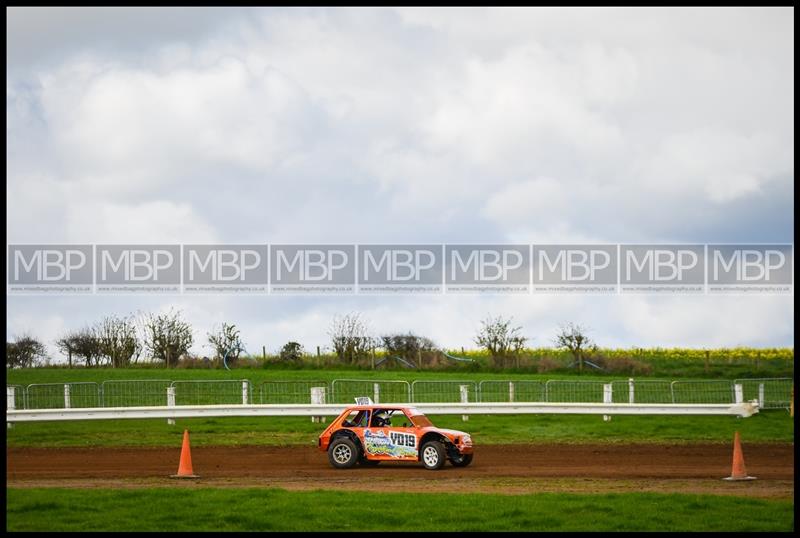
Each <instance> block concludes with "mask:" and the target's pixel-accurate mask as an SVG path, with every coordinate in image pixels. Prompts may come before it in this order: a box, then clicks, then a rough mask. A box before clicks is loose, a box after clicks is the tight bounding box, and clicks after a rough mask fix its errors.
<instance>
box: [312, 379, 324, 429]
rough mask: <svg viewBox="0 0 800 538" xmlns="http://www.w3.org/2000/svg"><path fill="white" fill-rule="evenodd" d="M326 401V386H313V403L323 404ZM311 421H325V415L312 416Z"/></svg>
mask: <svg viewBox="0 0 800 538" xmlns="http://www.w3.org/2000/svg"><path fill="white" fill-rule="evenodd" d="M324 403H325V387H311V404H312V405H322V404H324ZM311 422H325V417H311Z"/></svg>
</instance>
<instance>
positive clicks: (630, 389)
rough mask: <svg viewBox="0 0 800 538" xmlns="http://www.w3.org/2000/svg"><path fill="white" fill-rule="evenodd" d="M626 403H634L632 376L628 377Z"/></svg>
mask: <svg viewBox="0 0 800 538" xmlns="http://www.w3.org/2000/svg"><path fill="white" fill-rule="evenodd" d="M628 403H631V404H632V403H634V398H633V378H632V377H631V378H628Z"/></svg>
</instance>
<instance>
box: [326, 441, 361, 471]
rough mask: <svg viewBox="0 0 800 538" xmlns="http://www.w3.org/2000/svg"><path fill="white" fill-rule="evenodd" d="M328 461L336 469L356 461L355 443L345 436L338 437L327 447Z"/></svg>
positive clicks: (346, 466)
mask: <svg viewBox="0 0 800 538" xmlns="http://www.w3.org/2000/svg"><path fill="white" fill-rule="evenodd" d="M328 461H330V462H331V465H333V466H334V467H336V468H337V469H347V468H349V467H352V466H353V465H355V464H356V462H357V461H358V449H357V448H356V444H355V443H354V442H353V441H351V440H350V439H348V438H347V437H339V438H338V439H336V440H335V441H333V442H332V443H331V446H329V447H328Z"/></svg>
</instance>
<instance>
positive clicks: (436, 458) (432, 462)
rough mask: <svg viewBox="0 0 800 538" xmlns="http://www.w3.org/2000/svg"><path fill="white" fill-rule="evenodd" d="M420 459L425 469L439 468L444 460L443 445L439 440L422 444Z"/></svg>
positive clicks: (433, 469)
mask: <svg viewBox="0 0 800 538" xmlns="http://www.w3.org/2000/svg"><path fill="white" fill-rule="evenodd" d="M420 459H421V460H422V464H423V465H424V466H425V468H426V469H430V470H431V471H435V470H436V469H441V468H442V466H443V465H444V462H445V453H444V446H443V445H442V443H440V442H439V441H429V442H427V443H425V444H424V445H422V450H420Z"/></svg>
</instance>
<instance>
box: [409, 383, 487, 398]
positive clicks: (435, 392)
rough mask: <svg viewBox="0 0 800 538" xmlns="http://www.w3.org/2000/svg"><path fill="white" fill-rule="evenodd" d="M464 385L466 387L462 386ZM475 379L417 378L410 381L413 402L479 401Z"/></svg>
mask: <svg viewBox="0 0 800 538" xmlns="http://www.w3.org/2000/svg"><path fill="white" fill-rule="evenodd" d="M462 387H466V389H464V388H462ZM478 390H479V389H478V383H476V382H475V381H429V380H422V379H418V380H416V381H414V382H413V383H411V396H412V400H413V402H414V403H433V402H442V403H444V402H464V401H465V399H466V401H467V402H480V401H481V400H480V396H479V394H478Z"/></svg>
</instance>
